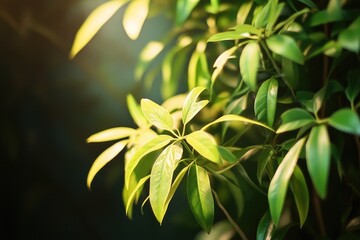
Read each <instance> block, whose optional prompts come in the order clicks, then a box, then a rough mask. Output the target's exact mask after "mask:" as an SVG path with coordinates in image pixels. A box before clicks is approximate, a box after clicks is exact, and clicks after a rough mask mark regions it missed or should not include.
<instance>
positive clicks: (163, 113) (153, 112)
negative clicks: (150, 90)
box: [141, 99, 174, 132]
mask: <svg viewBox="0 0 360 240" xmlns="http://www.w3.org/2000/svg"><path fill="white" fill-rule="evenodd" d="M141 110H142V112H143V113H144V116H145V117H146V119H147V120H148V121H149V122H150V123H151V124H153V125H154V126H155V127H157V128H159V129H163V130H167V131H169V132H173V128H174V120H173V118H172V117H171V114H170V113H169V112H168V111H167V110H166V109H165V108H163V107H162V106H160V105H158V104H156V103H155V102H153V101H151V100H150V99H141Z"/></svg>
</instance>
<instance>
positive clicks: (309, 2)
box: [298, 0, 317, 8]
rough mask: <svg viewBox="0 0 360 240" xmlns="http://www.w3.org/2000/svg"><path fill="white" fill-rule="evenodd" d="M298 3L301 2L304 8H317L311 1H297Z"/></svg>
mask: <svg viewBox="0 0 360 240" xmlns="http://www.w3.org/2000/svg"><path fill="white" fill-rule="evenodd" d="M298 1H299V2H302V3H303V4H305V5H306V6H308V7H310V8H317V6H316V5H315V3H314V2H313V1H312V0H298Z"/></svg>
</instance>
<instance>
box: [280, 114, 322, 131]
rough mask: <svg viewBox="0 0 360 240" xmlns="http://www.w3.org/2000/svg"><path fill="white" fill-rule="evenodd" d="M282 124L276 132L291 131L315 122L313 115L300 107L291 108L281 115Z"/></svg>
mask: <svg viewBox="0 0 360 240" xmlns="http://www.w3.org/2000/svg"><path fill="white" fill-rule="evenodd" d="M281 120H282V124H281V125H280V127H279V128H278V130H277V131H276V133H277V134H279V133H283V132H287V131H292V130H295V129H299V128H301V127H304V126H305V125H307V124H310V123H312V122H315V118H314V116H312V115H311V114H310V113H309V112H308V111H306V110H304V109H302V108H293V109H290V110H288V111H286V112H284V113H283V114H282V115H281Z"/></svg>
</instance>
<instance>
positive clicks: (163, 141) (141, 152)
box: [125, 135, 173, 187]
mask: <svg viewBox="0 0 360 240" xmlns="http://www.w3.org/2000/svg"><path fill="white" fill-rule="evenodd" d="M172 139H173V138H172V137H171V136H169V135H158V136H156V137H154V138H152V139H151V140H149V141H148V142H147V143H145V144H144V145H142V146H141V147H140V148H139V149H138V150H137V151H136V152H135V154H134V156H133V157H132V158H131V159H130V160H129V162H128V163H127V164H126V166H125V186H126V187H128V186H129V181H130V176H131V174H132V172H133V171H134V169H135V167H136V166H137V165H138V164H139V162H140V160H141V159H142V158H143V157H144V156H145V155H147V154H149V153H151V152H153V151H156V150H158V149H160V148H162V147H165V146H166V145H167V144H169V143H170V141H171V140H172Z"/></svg>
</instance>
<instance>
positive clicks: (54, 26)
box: [0, 0, 199, 239]
mask: <svg viewBox="0 0 360 240" xmlns="http://www.w3.org/2000/svg"><path fill="white" fill-rule="evenodd" d="M101 2H103V1H101V0H98V1H83V0H61V1H60V0H33V1H20V0H0V84H1V86H0V97H1V98H0V100H1V104H0V106H1V111H0V132H1V134H0V141H1V145H0V146H1V149H0V150H1V152H0V154H1V168H0V169H1V174H0V176H1V178H0V180H1V192H2V194H1V197H0V199H1V202H0V204H1V208H0V209H1V213H0V218H1V222H2V223H1V230H0V239H144V238H152V239H191V238H192V237H193V236H194V235H196V233H197V232H198V231H199V228H198V226H197V224H196V223H195V222H194V221H195V220H193V217H192V216H191V217H190V215H191V212H190V210H189V207H188V206H187V204H186V199H184V198H183V197H182V196H181V194H180V195H179V194H178V195H177V197H176V198H175V201H174V202H172V203H171V206H170V208H169V213H168V214H167V215H166V217H165V220H164V222H163V226H161V227H160V226H159V224H158V223H157V222H156V220H155V217H154V216H153V214H152V213H151V210H150V208H149V205H148V204H147V205H146V206H145V208H144V215H142V214H141V213H140V209H141V203H140V204H139V205H136V206H135V208H134V211H135V214H134V218H133V220H129V219H127V218H126V216H125V211H124V208H123V203H122V200H121V192H122V186H123V159H122V157H121V156H119V157H117V158H116V159H114V160H113V161H112V162H110V163H109V164H108V165H106V166H105V167H104V169H102V170H101V171H100V172H99V174H98V175H97V176H96V177H95V179H94V182H93V188H92V190H91V191H90V190H88V189H87V188H86V176H87V172H88V170H89V169H90V166H91V164H92V162H93V161H94V160H95V158H96V157H97V156H98V155H99V154H100V153H101V151H103V150H105V148H106V147H107V146H108V145H109V144H106V143H104V144H87V143H86V141H85V139H86V138H87V137H88V136H90V135H91V134H93V133H95V132H98V131H100V130H104V129H107V128H111V127H116V126H133V123H132V121H131V119H130V116H129V114H128V112H127V109H126V105H125V99H126V94H127V93H130V92H131V93H133V94H134V95H135V96H136V98H137V99H139V98H140V97H144V96H147V97H151V98H153V99H158V96H159V92H160V90H159V89H157V87H156V86H155V87H153V90H152V91H151V92H148V91H145V90H144V89H143V87H142V84H141V83H137V82H135V81H134V79H133V70H134V66H135V63H136V59H137V57H138V54H139V51H140V50H141V49H142V47H144V45H145V43H146V42H147V41H149V40H154V39H158V38H159V36H161V33H163V32H164V31H166V29H167V28H168V27H169V26H170V25H171V23H168V22H166V21H164V19H153V20H151V21H149V22H147V23H146V25H145V31H144V32H142V34H141V37H140V39H139V40H136V41H131V40H129V39H128V38H127V36H126V35H125V34H124V31H123V28H122V25H121V19H122V18H121V17H122V11H119V12H118V13H117V14H116V15H115V16H114V17H113V18H112V19H111V20H110V21H109V22H108V23H107V24H106V25H105V26H104V28H103V29H102V30H101V31H100V32H99V33H98V34H97V35H96V36H95V38H94V39H93V40H92V41H91V42H90V44H89V45H88V46H87V47H86V48H85V49H84V50H83V51H82V52H80V54H79V55H78V56H77V57H76V58H75V59H74V60H69V58H68V53H69V51H70V48H71V44H72V41H73V39H74V36H75V33H76V31H77V29H78V28H79V27H80V25H81V23H82V22H83V21H84V19H85V17H86V16H87V15H88V14H89V13H90V12H91V10H92V9H94V8H95V7H96V6H98V5H99V4H100V3H101ZM175 214H176V215H175Z"/></svg>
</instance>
